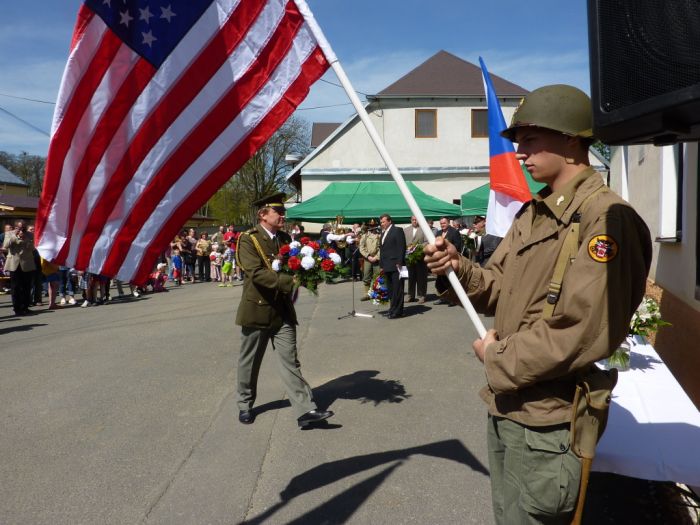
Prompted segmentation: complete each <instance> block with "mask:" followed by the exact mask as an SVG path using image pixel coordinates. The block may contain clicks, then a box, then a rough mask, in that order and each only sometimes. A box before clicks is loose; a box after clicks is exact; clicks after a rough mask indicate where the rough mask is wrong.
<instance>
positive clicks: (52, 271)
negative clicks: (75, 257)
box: [41, 257, 61, 310]
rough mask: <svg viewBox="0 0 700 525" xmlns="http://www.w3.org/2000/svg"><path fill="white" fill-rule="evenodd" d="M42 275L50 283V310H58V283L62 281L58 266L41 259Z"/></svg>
mask: <svg viewBox="0 0 700 525" xmlns="http://www.w3.org/2000/svg"><path fill="white" fill-rule="evenodd" d="M41 273H42V274H43V275H44V280H45V281H46V282H47V283H48V288H49V310H56V309H57V308H58V304H56V296H57V295H58V282H59V281H60V280H61V277H60V275H59V274H58V266H56V265H55V264H53V263H51V262H49V261H47V260H46V259H44V258H43V257H42V258H41Z"/></svg>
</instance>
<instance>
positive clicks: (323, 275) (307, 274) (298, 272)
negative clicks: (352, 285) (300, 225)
mask: <svg viewBox="0 0 700 525" xmlns="http://www.w3.org/2000/svg"><path fill="white" fill-rule="evenodd" d="M341 263H342V259H341V257H340V255H338V254H337V253H336V252H335V250H334V249H332V248H329V249H324V248H321V247H320V246H319V244H318V243H317V242H314V241H312V240H311V239H309V238H308V237H302V238H301V239H299V241H292V242H290V243H289V244H285V245H283V246H282V247H280V251H279V253H278V254H277V257H276V258H275V260H274V261H272V269H273V270H274V271H276V272H284V273H286V274H289V275H294V276H296V278H297V286H303V287H304V288H306V289H307V290H309V291H310V292H312V293H314V294H315V293H317V288H318V284H319V283H321V282H330V281H332V280H333V279H335V278H338V277H344V276H346V275H347V274H348V273H349V269H348V268H346V267H344V266H343V265H342V264H341Z"/></svg>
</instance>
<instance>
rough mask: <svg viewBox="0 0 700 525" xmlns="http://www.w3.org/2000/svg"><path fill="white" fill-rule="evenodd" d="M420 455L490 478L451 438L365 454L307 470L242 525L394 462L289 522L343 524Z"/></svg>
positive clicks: (457, 442) (461, 446)
mask: <svg viewBox="0 0 700 525" xmlns="http://www.w3.org/2000/svg"><path fill="white" fill-rule="evenodd" d="M417 454H421V455H425V456H431V457H435V458H442V459H448V460H451V461H456V462H457V463H461V464H463V465H466V466H468V467H469V468H471V469H472V470H475V471H476V472H480V473H482V474H483V475H485V476H488V475H489V471H488V469H487V468H486V467H485V466H484V465H483V464H482V463H481V462H480V461H479V460H478V459H476V457H474V455H473V454H472V453H471V452H469V450H468V449H467V448H466V447H465V446H464V444H463V443H462V442H461V441H459V440H457V439H448V440H445V441H438V442H435V443H430V444H427V445H420V446H417V447H410V448H406V449H401V450H390V451H387V452H377V453H374V454H366V455H364V456H355V457H351V458H346V459H341V460H338V461H331V462H329V463H324V464H322V465H319V466H317V467H314V468H312V469H309V470H307V471H306V472H304V473H303V474H299V475H298V476H295V477H294V478H292V480H291V481H290V482H289V483H288V484H287V487H286V488H285V489H284V490H283V491H282V492H281V493H280V502H279V503H277V504H275V505H273V506H272V507H270V508H269V509H268V510H267V511H265V512H264V513H263V514H261V515H259V516H256V517H255V518H252V519H250V520H247V521H245V522H243V523H246V524H259V523H265V522H266V521H267V520H268V519H270V517H271V516H273V515H274V514H275V513H276V512H277V511H279V510H280V509H282V508H283V507H284V506H286V505H287V503H288V502H289V501H291V500H292V499H294V498H296V497H298V496H301V495H303V494H305V493H307V492H312V491H314V490H316V489H318V488H321V487H323V486H326V485H330V484H331V483H335V482H336V481H339V480H341V479H343V478H346V477H349V476H353V475H355V474H358V473H360V472H364V471H366V470H370V469H372V468H375V467H378V466H381V465H385V464H387V463H392V464H391V465H389V466H388V467H386V468H385V469H384V470H382V471H381V472H379V473H378V474H375V475H374V476H372V477H370V478H367V479H366V480H364V481H361V482H359V483H357V484H355V485H353V486H352V487H350V488H349V489H347V490H345V491H343V492H341V493H340V494H338V495H337V496H334V497H333V498H331V499H330V500H328V501H327V502H325V503H323V504H321V505H319V506H318V507H316V508H315V509H312V510H310V511H309V512H307V513H306V514H304V515H303V516H300V517H298V518H297V519H296V520H294V521H291V522H290V523H296V524H301V523H344V522H345V521H347V520H348V519H349V518H350V516H352V515H353V514H354V513H355V511H356V510H357V509H358V508H360V506H361V505H362V504H363V503H364V502H365V501H366V500H367V498H369V497H370V495H371V494H372V493H373V492H374V491H375V490H376V489H377V488H379V487H380V486H381V484H382V483H383V482H384V480H385V479H386V478H387V477H388V476H389V475H390V474H391V473H392V472H393V471H394V470H395V469H396V468H397V467H399V466H400V465H401V464H402V463H403V462H404V461H406V460H408V459H409V458H410V457H411V456H413V455H417Z"/></svg>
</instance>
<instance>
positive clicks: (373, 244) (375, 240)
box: [360, 219, 379, 301]
mask: <svg viewBox="0 0 700 525" xmlns="http://www.w3.org/2000/svg"><path fill="white" fill-rule="evenodd" d="M378 228H379V225H378V224H377V221H375V220H374V219H371V220H370V221H369V222H368V223H367V228H366V231H365V232H363V234H362V237H360V255H362V257H364V259H365V262H364V264H363V265H362V282H363V283H364V285H365V294H364V295H363V296H362V298H361V299H360V301H369V295H368V294H369V287H370V286H371V285H372V279H374V277H375V276H376V275H377V274H378V273H379V231H378Z"/></svg>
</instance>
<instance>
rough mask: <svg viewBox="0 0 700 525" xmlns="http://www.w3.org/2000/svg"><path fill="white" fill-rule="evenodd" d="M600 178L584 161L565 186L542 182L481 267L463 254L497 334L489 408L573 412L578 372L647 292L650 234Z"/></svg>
mask: <svg viewBox="0 0 700 525" xmlns="http://www.w3.org/2000/svg"><path fill="white" fill-rule="evenodd" d="M603 186H604V184H603V180H602V178H601V176H600V175H599V174H597V173H595V172H594V171H593V169H592V168H588V169H586V170H584V171H582V172H581V173H579V174H578V175H577V176H576V177H575V178H574V179H573V180H572V181H571V182H570V183H569V184H568V185H567V187H566V188H564V189H563V191H561V192H555V193H552V192H551V190H550V189H549V188H545V189H544V190H542V192H540V195H538V197H537V198H536V199H534V200H533V201H531V202H530V203H528V204H526V205H525V206H524V207H523V209H521V210H520V212H519V213H518V215H517V216H516V219H515V221H514V222H513V225H512V227H511V229H510V230H509V232H508V233H507V235H506V237H505V238H504V239H503V242H501V244H500V246H499V247H498V248H497V249H496V251H495V252H494V253H493V255H492V256H491V259H490V260H489V262H488V263H487V264H486V265H485V266H484V267H483V268H482V267H480V266H478V265H475V264H473V263H471V262H470V261H469V260H468V259H466V258H462V259H461V260H460V270H459V272H458V275H459V278H460V282H461V283H462V285H463V286H464V288H465V290H466V291H467V293H468V295H469V297H470V299H471V301H472V302H473V304H474V307H475V308H476V309H477V310H478V311H481V312H483V313H487V314H495V326H494V328H495V329H496V330H497V332H498V337H499V341H498V342H496V343H492V344H491V345H489V346H488V347H487V348H486V352H485V361H484V365H485V372H486V380H487V382H488V385H487V386H486V387H485V388H484V389H483V390H482V392H481V397H482V398H483V399H484V401H485V402H486V403H487V405H488V407H489V412H490V413H491V414H493V415H498V416H503V417H506V418H508V419H512V420H514V421H517V422H519V423H522V424H525V425H531V426H544V425H553V424H558V423H565V422H568V421H569V420H570V416H571V402H572V399H573V395H574V383H575V377H576V374H577V373H580V372H582V371H585V370H587V369H588V368H589V367H590V366H591V364H592V363H594V362H595V361H598V360H600V359H603V358H605V357H608V356H609V355H610V354H611V353H612V352H613V350H614V349H615V348H617V347H618V346H619V344H620V343H621V342H622V341H623V339H624V338H625V336H626V335H627V333H628V329H629V323H630V319H631V317H632V314H633V313H634V311H635V310H636V308H637V306H638V305H639V303H640V301H641V299H642V297H643V294H644V290H645V286H646V277H647V274H648V271H649V265H650V261H651V241H650V238H649V230H648V228H647V226H646V225H645V224H644V222H643V221H642V219H641V218H640V217H639V215H637V213H636V212H635V211H634V209H632V207H630V206H629V204H628V203H626V202H625V201H623V200H622V199H621V198H620V197H619V196H617V195H616V194H615V193H613V192H612V191H610V190H608V189H607V188H602V187H603ZM601 188H602V189H601ZM596 190H598V193H596V194H595V195H593V197H592V198H590V199H589V200H587V201H586V202H585V204H584V205H583V206H581V207H580V208H579V206H580V205H581V203H582V202H583V201H584V199H586V197H588V196H589V195H591V194H593V193H594V192H596ZM576 213H580V232H579V244H580V246H579V250H578V254H577V256H576V259H575V260H574V262H573V264H570V266H569V267H568V269H567V271H566V274H565V277H564V280H563V282H562V289H561V295H560V297H559V300H558V302H557V303H556V307H555V310H554V313H553V315H552V317H551V318H544V317H543V315H542V312H543V307H544V304H545V301H546V298H547V292H548V287H549V283H550V280H551V278H552V273H553V270H554V266H555V263H556V260H557V257H558V255H559V252H560V250H561V248H562V244H563V242H564V239H565V237H566V231H567V229H568V227H569V225H570V223H571V221H572V220H573V219H574V218H575V217H576V215H575V214H576Z"/></svg>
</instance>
